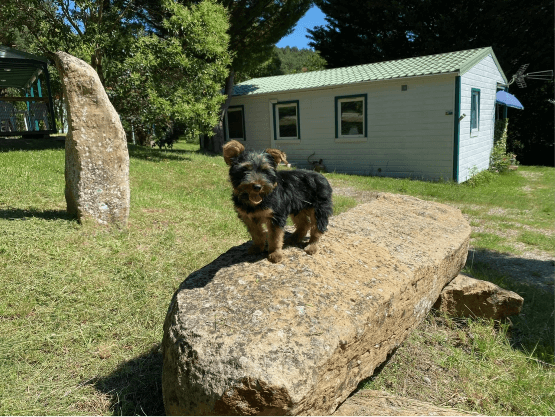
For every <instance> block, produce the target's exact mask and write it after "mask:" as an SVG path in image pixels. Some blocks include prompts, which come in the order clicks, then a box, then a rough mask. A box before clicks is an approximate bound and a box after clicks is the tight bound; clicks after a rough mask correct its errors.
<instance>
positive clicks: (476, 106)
mask: <svg viewBox="0 0 555 417" xmlns="http://www.w3.org/2000/svg"><path fill="white" fill-rule="evenodd" d="M479 129H480V90H478V89H477V88H473V89H472V96H471V102H470V133H475V132H478V130H479Z"/></svg>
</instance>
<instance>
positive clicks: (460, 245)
mask: <svg viewBox="0 0 555 417" xmlns="http://www.w3.org/2000/svg"><path fill="white" fill-rule="evenodd" d="M239 226H240V225H239V224H237V227H239ZM469 239H470V226H469V225H468V223H467V221H466V220H465V219H464V218H463V216H462V214H461V212H460V211H459V210H458V209H454V208H452V207H449V206H445V205H443V204H438V203H432V202H427V201H423V200H419V199H417V198H413V197H407V196H396V195H391V194H378V196H377V198H376V199H375V200H374V201H372V202H370V203H368V204H363V205H360V206H358V207H355V208H354V209H352V210H349V211H348V212H346V213H343V214H341V215H339V216H335V217H333V218H331V219H330V226H329V229H328V231H327V232H326V234H324V236H323V237H322V239H321V244H320V250H319V251H318V253H317V254H315V255H312V256H310V255H307V254H306V253H305V252H304V251H303V250H302V249H301V248H299V247H291V246H286V247H285V248H284V260H283V262H282V263H280V264H272V263H270V262H269V261H268V260H267V259H265V257H263V256H258V257H257V256H256V255H247V250H248V247H249V246H250V243H247V244H244V245H242V246H239V247H235V248H232V249H231V250H229V251H228V252H227V253H225V254H223V255H221V256H220V257H219V258H218V259H216V260H215V261H213V262H212V263H210V264H208V265H206V266H205V267H204V268H202V269H200V270H198V271H196V272H193V273H192V274H191V275H189V277H188V278H187V279H186V280H185V281H184V282H183V283H182V284H181V286H180V288H179V289H178V290H177V291H176V293H175V295H174V297H173V300H172V302H171V304H170V307H169V309H168V314H167V316H166V321H165V323H164V338H163V342H162V347H163V361H164V364H163V376H162V390H163V396H164V405H165V409H166V414H168V415H201V414H205V415H214V414H220V415H237V414H242V415H254V414H259V415H285V414H287V415H329V414H331V413H333V412H334V411H335V409H336V408H337V407H338V405H339V404H341V403H342V402H343V401H344V400H345V399H346V398H347V397H348V396H349V395H350V394H351V393H352V392H353V390H355V389H356V387H357V385H358V384H359V383H360V381H362V380H363V379H365V378H367V377H369V376H370V375H372V373H373V372H374V369H375V368H376V367H378V366H379V365H380V364H382V363H383V362H384V361H385V360H386V358H387V356H388V354H390V353H391V352H393V351H394V349H395V348H396V347H398V346H399V345H400V344H401V343H402V342H403V341H404V340H405V339H406V338H407V336H408V335H409V334H410V333H411V331H412V330H413V329H414V328H415V327H416V326H417V325H418V324H419V323H420V322H421V321H422V320H423V319H424V317H425V316H426V314H427V313H428V312H429V310H430V309H431V307H432V305H433V303H434V302H435V300H437V298H438V296H439V293H440V292H441V290H442V288H443V287H444V286H445V285H446V284H447V283H448V282H449V281H451V280H452V279H453V278H454V277H455V276H457V274H458V273H459V271H460V270H461V268H462V267H463V265H464V264H465V261H466V256H467V252H468V243H469Z"/></svg>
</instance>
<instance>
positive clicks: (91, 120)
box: [52, 52, 130, 227]
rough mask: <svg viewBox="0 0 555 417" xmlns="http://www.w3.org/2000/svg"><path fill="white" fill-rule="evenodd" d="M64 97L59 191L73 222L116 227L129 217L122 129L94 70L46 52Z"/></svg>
mask: <svg viewBox="0 0 555 417" xmlns="http://www.w3.org/2000/svg"><path fill="white" fill-rule="evenodd" d="M52 58H53V59H54V61H55V63H56V67H57V68H58V72H59V74H60V78H61V79H62V84H63V89H64V94H65V97H66V100H67V110H68V124H69V131H68V134H67V136H66V162H65V179H66V187H65V195H66V203H67V211H68V212H69V213H70V214H74V215H77V217H78V219H79V221H83V220H84V219H85V218H92V219H94V220H95V221H96V222H98V223H100V224H105V225H115V226H118V227H125V226H127V219H128V217H129V205H130V202H129V200H130V192H129V153H128V151H127V141H126V138H125V132H124V130H123V126H122V125H121V121H120V119H119V116H118V114H117V113H116V111H115V109H114V106H112V103H110V100H109V99H108V95H107V94H106V91H104V87H103V86H102V84H101V82H100V79H99V78H98V74H97V73H96V71H95V70H94V69H93V68H92V67H91V66H90V65H88V64H87V63H85V62H84V61H82V60H80V59H78V58H75V57H74V56H72V55H69V54H67V53H65V52H56V53H55V54H52Z"/></svg>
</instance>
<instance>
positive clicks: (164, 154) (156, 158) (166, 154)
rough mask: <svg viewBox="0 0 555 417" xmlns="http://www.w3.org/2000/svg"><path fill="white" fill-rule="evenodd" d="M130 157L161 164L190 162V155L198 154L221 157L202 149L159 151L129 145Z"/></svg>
mask: <svg viewBox="0 0 555 417" xmlns="http://www.w3.org/2000/svg"><path fill="white" fill-rule="evenodd" d="M128 149H129V157H130V158H135V159H142V160H145V161H150V162H161V161H167V160H172V161H190V160H191V158H190V157H189V156H188V155H193V154H198V155H204V156H208V157H211V158H216V157H219V156H221V155H218V154H216V153H212V152H206V151H204V150H202V149H197V150H194V151H189V150H184V149H159V148H149V147H147V146H139V145H132V144H128Z"/></svg>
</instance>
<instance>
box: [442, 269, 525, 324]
mask: <svg viewBox="0 0 555 417" xmlns="http://www.w3.org/2000/svg"><path fill="white" fill-rule="evenodd" d="M523 302H524V299H523V298H522V297H521V296H520V295H518V294H517V293H516V292H513V291H508V290H504V289H503V288H501V287H499V286H497V285H495V284H492V283H491V282H487V281H481V280H479V279H474V278H471V277H468V276H466V275H462V274H461V275H458V276H457V277H456V278H455V279H453V281H451V282H450V283H449V284H448V285H447V286H446V287H445V288H444V289H443V291H442V292H441V294H440V296H439V298H438V299H437V301H436V303H435V304H434V308H435V309H437V310H440V311H443V312H445V313H447V314H449V315H451V316H457V317H481V318H485V319H494V320H501V319H504V318H506V317H509V316H513V315H515V314H519V313H520V310H521V309H522V304H523Z"/></svg>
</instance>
